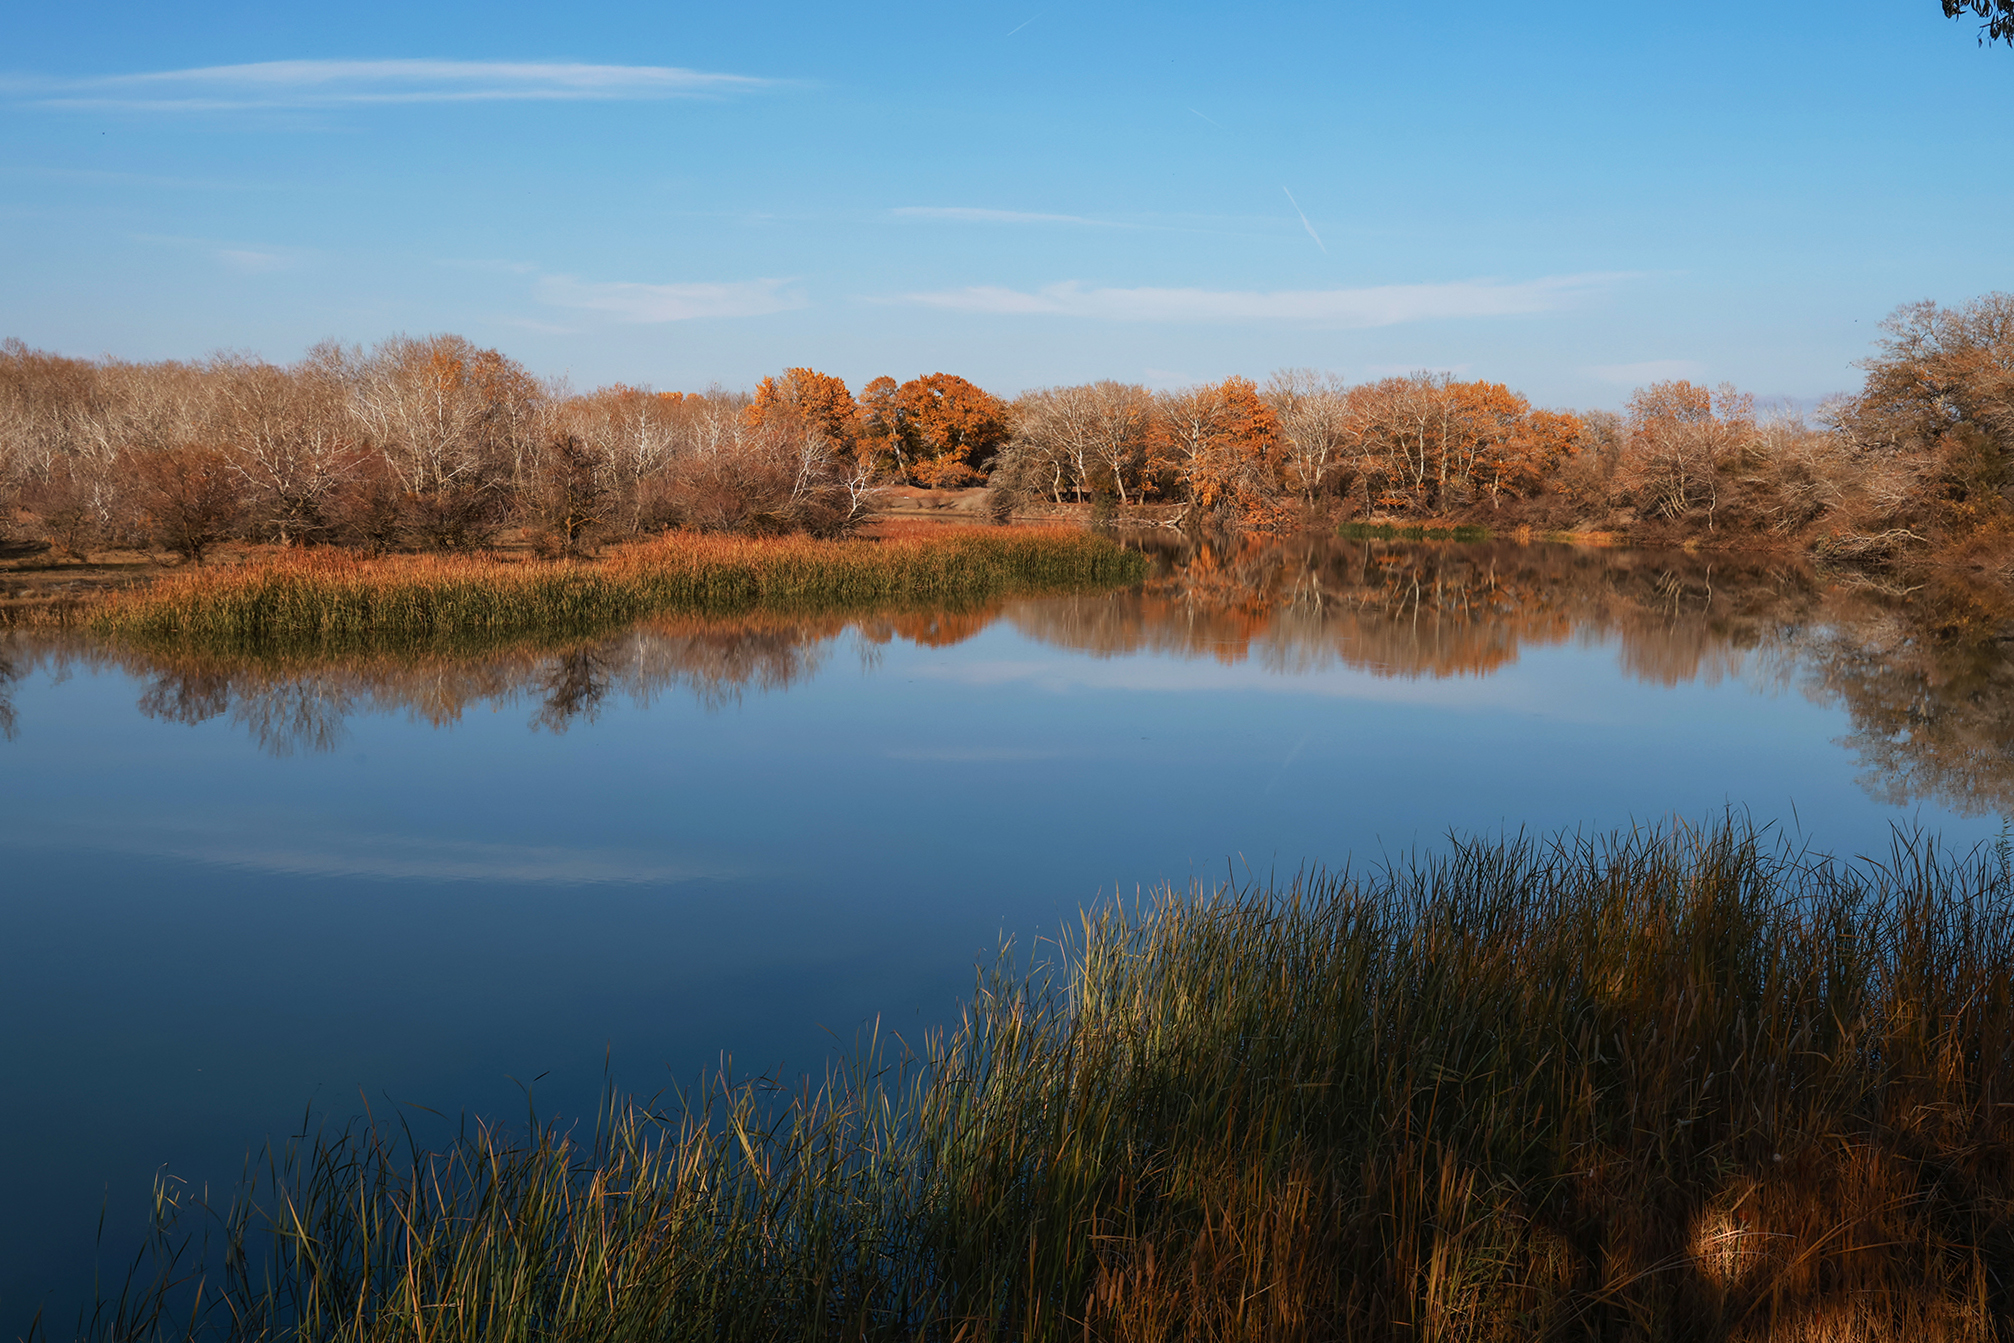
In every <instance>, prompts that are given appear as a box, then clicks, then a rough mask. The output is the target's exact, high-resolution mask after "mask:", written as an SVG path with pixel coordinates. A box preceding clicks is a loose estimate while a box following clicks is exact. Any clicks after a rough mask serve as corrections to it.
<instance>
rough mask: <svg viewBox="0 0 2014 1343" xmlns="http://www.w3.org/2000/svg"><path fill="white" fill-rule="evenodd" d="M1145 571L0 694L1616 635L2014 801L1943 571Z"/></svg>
mask: <svg viewBox="0 0 2014 1343" xmlns="http://www.w3.org/2000/svg"><path fill="white" fill-rule="evenodd" d="M1148 544H1149V546H1150V547H1151V548H1152V549H1153V560H1154V563H1153V568H1152V571H1151V576H1150V577H1149V579H1148V580H1147V581H1146V582H1145V583H1144V584H1143V585H1142V586H1141V587H1139V588H1136V589H1132V590H1128V591H1116V592H1108V593H1102V594H1097V595H1086V596H1069V597H1053V598H1041V599H1033V600H1017V601H1010V602H996V603H992V604H988V605H980V606H975V607H972V608H968V609H961V610H944V609H933V610H904V611H891V612H884V613H881V614H875V615H868V616H861V615H858V614H849V615H844V616H839V615H835V616H830V617H818V616H803V615H797V614H791V615H782V614H767V615H766V614H760V613H757V614H746V615H741V616H736V617H732V618H724V619H722V618H707V617H669V618H664V619H659V620H653V621H649V622H645V623H643V624H640V625H637V626H634V627H632V628H630V629H628V630H626V631H624V632H622V633H621V634H618V635H615V636H613V637H608V638H603V639H596V640H586V641H577V642H572V643H565V644H541V643H539V642H537V641H525V642H520V643H514V644H509V645H505V646H498V647H491V648H486V649H480V650H466V649H464V650H457V651H451V652H450V651H413V650H405V651H399V650H377V651H352V652H349V653H346V654H345V655H342V656H334V655H330V654H325V653H324V654H313V653H295V654H288V655H277V654H266V655H263V656H253V655H248V654H227V653H220V652H217V651H204V652H172V651H163V650H160V649H152V650H141V649H138V648H134V647H130V646H128V647H121V646H111V645H105V644H95V643H91V642H89V641H86V640H84V639H81V638H78V637H65V636H30V635H27V634H25V633H17V634H16V635H14V636H13V638H12V640H11V641H7V642H0V731H11V730H12V729H13V716H12V715H13V710H12V708H11V706H10V705H9V704H8V702H7V700H6V698H5V691H6V688H7V686H8V685H9V683H10V682H11V681H18V680H19V678H20V677H21V676H23V675H25V674H26V673H27V671H28V670H30V669H31V668H32V667H33V666H35V665H40V664H45V663H46V664H49V665H50V666H51V667H52V669H60V666H64V665H68V664H69V663H71V662H73V661H77V662H83V663H88V664H93V665H105V664H109V665H113V666H117V667H119V668H121V669H123V670H125V671H126V672H127V673H128V674H130V675H133V676H134V677H136V678H138V679H140V680H142V681H143V682H144V683H145V684H146V689H145V691H144V692H143V693H142V695H141V697H140V701H139V708H140V710H141V712H142V713H144V714H147V715H148V716H150V717H154V718H158V719H162V720H165V721H170V722H178V723H199V722H207V721H210V720H213V719H217V718H228V719H229V721H231V722H232V723H233V724H234V725H236V726H238V727H241V728H242V729H243V730H244V731H245V732H246V733H247V734H248V735H249V736H250V737H251V738H252V739H253V740H254V741H256V742H257V743H258V744H259V745H260V746H261V747H262V748H263V749H264V750H267V751H270V752H272V753H274V754H276V755H288V754H292V753H294V752H297V751H328V750H333V749H335V748H336V747H337V746H338V745H340V744H341V742H342V741H343V739H344V735H345V731H346V725H347V723H348V722H349V720H351V719H352V718H354V717H355V716H356V715H357V714H359V713H385V712H393V711H402V712H404V713H406V714H407V715H409V716H410V717H411V718H413V719H415V720H416V721H420V722H424V723H427V724H431V725H435V726H439V725H444V724H448V723H452V722H454V721H455V720H457V719H458V718H460V717H461V715H462V714H463V713H464V712H465V711H467V710H468V709H470V708H471V707H472V706H476V705H487V706H490V707H493V708H495V707H504V706H509V705H527V706H529V708H530V713H529V716H528V722H529V725H530V727H531V728H532V729H533V730H535V731H545V732H554V733H561V732H566V731H568V730H570V729H572V728H573V727H575V726H578V725H583V724H588V723H592V722H594V721H595V720H596V718H597V716H598V715H599V714H600V713H601V712H603V710H604V709H605V708H606V707H607V706H608V705H609V704H610V703H611V702H614V701H616V700H619V699H626V700H628V701H630V702H634V703H637V704H644V705H647V704H649V703H650V702H652V701H653V700H655V699H657V698H658V697H660V696H663V695H665V694H685V695H691V696H693V697H694V698H695V699H697V700H698V701H699V702H700V703H702V704H704V705H706V706H707V707H709V708H716V709H717V708H720V707H723V706H726V705H730V704H732V703H734V702H736V701H737V700H739V699H740V698H741V697H742V696H743V695H745V694H747V693H749V692H756V693H768V692H775V691H785V690H788V689H789V688H790V687H792V686H794V685H797V684H800V683H802V682H803V681H805V680H806V679H807V678H809V677H811V676H813V675H815V674H817V673H818V672H819V671H820V670H821V669H822V668H823V667H824V666H825V664H826V663H827V661H828V660H829V658H830V657H831V655H832V651H833V649H834V648H835V646H836V645H837V643H838V642H839V641H840V640H841V639H842V637H844V636H846V635H848V634H849V633H850V634H852V635H853V636H854V639H855V642H856V645H857V647H858V648H859V649H860V651H861V655H862V656H863V657H865V658H867V659H868V660H869V661H870V662H871V661H872V660H873V658H874V656H875V654H876V652H877V650H879V649H880V648H882V647H885V646H887V645H889V644H892V643H894V642H897V641H901V642H907V643H911V644H916V645H920V646H925V647H931V648H945V647H951V646H954V645H957V644H959V643H962V642H964V641H966V640H968V639H970V638H972V637H974V636H975V635H977V634H978V633H980V632H981V631H982V630H984V629H986V628H987V627H988V626H990V625H992V624H993V623H995V622H996V621H1001V620H1004V621H1006V622H1007V623H1008V624H1009V625H1011V626H1012V627H1013V628H1014V629H1015V630H1016V631H1018V632H1019V633H1020V634H1022V635H1023V636H1025V637H1028V638H1031V639H1034V640H1037V641H1039V642H1041V643H1044V644H1048V645H1051V646H1055V647H1060V648H1066V649H1070V650H1073V651H1077V652H1082V653H1087V654H1091V655H1093V656H1098V657H1122V656H1134V655H1142V654H1147V655H1156V656H1162V657H1173V658H1178V659H1200V658H1208V659H1214V660H1216V661H1219V662H1223V663H1239V662H1247V661H1249V662H1252V663H1254V664H1256V665H1259V666H1261V667H1263V668H1265V669H1267V670H1268V671H1272V672H1275V673H1278V674H1280V675H1282V676H1293V675H1300V674H1306V673H1310V672H1315V671H1320V670H1323V669H1328V668H1337V667H1344V668H1350V669H1354V670H1358V671H1362V672H1367V673H1369V674H1371V675H1374V676H1380V677H1404V678H1419V677H1426V678H1446V677H1463V676H1488V675H1491V674H1493V673H1495V672H1497V671H1498V670H1500V669H1502V668H1504V667H1506V666H1509V665H1511V664H1512V663H1514V662H1516V661H1517V659H1518V658H1519V657H1520V656H1521V654H1522V653H1523V651H1524V650H1525V649H1527V648H1534V647H1545V646H1554V645H1562V644H1574V645H1579V646H1582V647H1586V648H1589V649H1590V650H1592V649H1594V648H1597V647H1599V648H1604V649H1612V650H1613V652H1614V655H1615V657H1616V659H1617V663H1618V666H1619V668H1620V670H1621V671H1622V672H1623V674H1624V675H1626V676H1629V677H1631V678H1633V679H1636V680H1640V681H1645V682H1649V683H1653V684H1657V685H1664V686H1675V685H1678V684H1681V683H1686V682H1698V681H1704V682H1708V683H1711V682H1717V681H1720V680H1724V679H1728V678H1739V679H1741V680H1742V681H1744V682H1745V683H1747V684H1750V685H1753V686H1754V687H1756V688H1757V689H1758V690H1779V689H1794V690H1796V691H1798V692H1800V693H1802V694H1804V695H1806V696H1808V697H1810V698H1811V699H1813V700H1815V701H1818V702H1820V703H1823V704H1826V705H1835V706H1838V707H1840V708H1843V709H1844V710H1845V711H1846V713H1847V714H1848V716H1849V717H1850V719H1851V722H1852V729H1851V732H1850V734H1849V735H1848V737H1847V738H1846V739H1845V740H1844V742H1843V743H1842V744H1843V745H1846V746H1847V747H1849V748H1850V749H1851V750H1853V751H1854V752H1855V753H1856V755H1857V757H1858V759H1859V760H1860V762H1861V764H1862V765H1863V767H1864V771H1865V773H1864V778H1863V783H1864V785H1865V786H1866V787H1867V788H1868V790H1869V791H1870V792H1871V793H1873V794H1874V795H1875V796H1877V797H1880V798H1882V799H1884V800H1887V801H1891V802H1895V803H1904V802H1907V801H1909V800H1911V799H1925V800H1935V801H1939V802H1942V803H1944V804H1946V805H1949V806H1951V807H1953V808H1954V809H1956V810H1959V811H1961V812H1966V813H1970V814H1979V813H1986V812H1997V813H1999V814H2003V815H2006V814H2010V813H2014V660H2010V656H2009V651H2008V650H2009V648H2010V645H2014V599H2010V595H2009V594H2008V593H2007V592H2006V591H2005V590H2004V589H2003V588H2002V586H2001V585H1999V584H1997V583H1994V582H1991V581H1990V580H1988V579H1980V580H1977V581H1975V580H1972V579H1970V578H1967V577H1966V576H1964V575H1962V574H1957V573H1952V572H1943V573H1940V574H1938V575H1934V576H1932V577H1930V578H1928V579H1925V580H1924V581H1923V582H1921V583H1919V584H1917V585H1915V586H1913V587H1910V588H1908V589H1906V590H1905V589H1902V588H1881V587H1877V586H1874V585H1871V584H1869V583H1868V582H1866V581H1865V580H1864V579H1860V578H1857V577H1855V576H1854V575H1852V574H1849V573H1828V572H1826V571H1823V570H1821V569H1817V568H1814V567H1812V566H1811V565H1809V564H1806V563H1801V562H1798V561H1795V560H1778V561H1771V560H1764V559H1756V558H1742V557H1728V556H1725V555H1719V556H1713V557H1706V556H1700V555H1692V554H1686V553H1681V552H1653V551H1638V550H1590V549H1579V548H1572V547H1565V546H1545V545H1539V546H1519V545H1512V544H1496V543H1483V544H1435V543H1407V542H1381V541H1368V542H1348V541H1340V540H1332V539H1323V538H1297V539H1290V540H1286V541H1280V540H1273V539H1264V538H1251V539H1248V540H1246V541H1243V542H1228V543H1204V544H1200V545H1187V544H1183V543H1176V542H1172V541H1171V542H1168V543H1156V542H1150V543H1148Z"/></svg>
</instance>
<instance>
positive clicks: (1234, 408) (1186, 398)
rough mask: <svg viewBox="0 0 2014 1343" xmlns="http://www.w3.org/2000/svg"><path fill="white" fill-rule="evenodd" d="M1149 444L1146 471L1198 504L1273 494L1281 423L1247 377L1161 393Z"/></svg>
mask: <svg viewBox="0 0 2014 1343" xmlns="http://www.w3.org/2000/svg"><path fill="white" fill-rule="evenodd" d="M1155 399H1156V402H1157V403H1158V404H1157V407H1156V409H1157V412H1158V413H1157V414H1156V415H1155V417H1154V429H1153V434H1152V438H1151V441H1150V445H1149V452H1150V458H1149V472H1150V474H1152V475H1155V476H1164V477H1166V478H1168V479H1169V480H1170V482H1171V484H1172V487H1173V492H1174V493H1176V494H1177V495H1178V496H1180V497H1182V498H1184V499H1186V500H1188V501H1189V502H1190V503H1191V504H1193V505H1194V506H1195V507H1196V508H1197V509H1198V510H1200V511H1203V512H1212V511H1215V510H1218V509H1220V508H1229V509H1235V510H1238V511H1239V512H1246V511H1249V507H1250V505H1252V504H1253V503H1255V502H1265V501H1268V500H1270V498H1271V497H1272V496H1273V495H1274V494H1276V493H1277V484H1276V480H1275V477H1276V475H1277V472H1276V467H1275V456H1276V454H1277V452H1278V450H1279V445H1280V422H1279V419H1278V417H1277V416H1276V415H1275V414H1274V412H1273V408H1272V407H1271V406H1269V405H1267V404H1266V403H1265V402H1264V401H1262V400H1261V399H1260V398H1259V389H1258V387H1257V386H1256V385H1254V384H1253V382H1252V380H1251V379H1249V378H1226V379H1224V381H1222V382H1219V383H1206V384H1204V385H1202V386H1199V387H1188V388H1184V389H1182V390H1181V391H1175V392H1163V393H1161V395H1160V396H1158V397H1157V398H1155Z"/></svg>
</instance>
